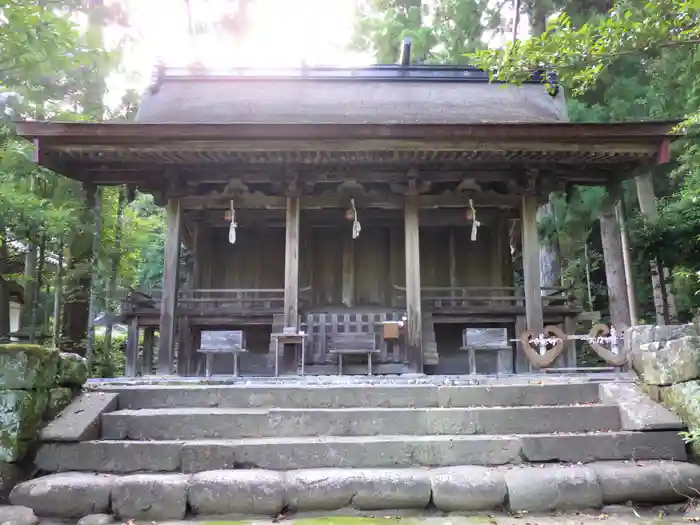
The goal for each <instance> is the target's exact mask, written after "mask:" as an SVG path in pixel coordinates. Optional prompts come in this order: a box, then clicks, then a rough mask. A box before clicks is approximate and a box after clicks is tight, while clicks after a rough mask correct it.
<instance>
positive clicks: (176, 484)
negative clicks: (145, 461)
mask: <svg viewBox="0 0 700 525" xmlns="http://www.w3.org/2000/svg"><path fill="white" fill-rule="evenodd" d="M188 479H189V477H188V476H186V475H183V474H135V475H132V476H124V477H121V478H118V479H117V480H116V481H115V482H114V485H113V486H112V511H113V512H114V514H115V515H116V516H117V517H118V518H120V519H124V520H128V519H148V520H179V519H182V518H184V517H185V512H186V511H187V482H188Z"/></svg>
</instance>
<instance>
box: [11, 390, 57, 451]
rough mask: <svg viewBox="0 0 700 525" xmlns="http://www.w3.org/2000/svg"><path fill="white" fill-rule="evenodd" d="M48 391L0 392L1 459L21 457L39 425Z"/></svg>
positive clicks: (41, 420) (44, 410) (44, 411)
mask: <svg viewBox="0 0 700 525" xmlns="http://www.w3.org/2000/svg"><path fill="white" fill-rule="evenodd" d="M48 398H49V395H48V390H43V389H42V390H2V391H0V461H9V462H12V461H18V460H20V459H22V458H23V457H24V454H25V453H26V450H27V444H28V442H29V441H31V440H32V439H34V438H35V437H36V433H37V431H38V430H39V428H41V425H42V422H43V420H44V414H45V413H46V406H47V403H48Z"/></svg>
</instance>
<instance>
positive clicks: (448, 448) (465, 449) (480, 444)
mask: <svg viewBox="0 0 700 525" xmlns="http://www.w3.org/2000/svg"><path fill="white" fill-rule="evenodd" d="M512 462H520V442H519V440H518V438H517V437H512V436H364V437H358V436H350V437H343V436H341V437H336V436H324V437H322V438H310V437H304V438H286V439H246V440H240V441H205V440H203V441H187V442H185V443H184V444H183V446H182V471H183V472H202V471H205V470H215V469H221V468H260V469H270V470H292V469H304V468H397V467H416V466H425V467H430V466H452V465H460V464H468V465H503V464H505V463H512Z"/></svg>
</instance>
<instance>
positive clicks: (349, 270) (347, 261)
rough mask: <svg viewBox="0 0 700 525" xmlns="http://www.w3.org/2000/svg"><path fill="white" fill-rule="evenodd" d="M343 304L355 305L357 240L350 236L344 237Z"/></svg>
mask: <svg viewBox="0 0 700 525" xmlns="http://www.w3.org/2000/svg"><path fill="white" fill-rule="evenodd" d="M342 286H343V288H342V290H343V294H342V295H343V304H344V305H345V306H347V307H348V308H350V307H352V306H354V305H355V239H353V238H352V237H351V236H350V235H349V234H348V235H346V236H345V237H343V285H342Z"/></svg>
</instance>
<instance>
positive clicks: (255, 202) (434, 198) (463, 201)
mask: <svg viewBox="0 0 700 525" xmlns="http://www.w3.org/2000/svg"><path fill="white" fill-rule="evenodd" d="M354 198H355V204H356V205H357V206H358V207H362V208H379V209H394V210H401V209H403V207H404V198H403V196H401V195H396V194H390V193H388V192H384V193H379V192H376V193H375V192H372V191H369V192H367V193H365V194H360V195H357V196H355V197H354ZM231 199H232V196H230V195H229V196H222V195H211V196H203V197H184V198H183V199H182V201H183V207H184V208H185V209H201V210H206V209H222V210H223V209H228V207H229V206H230V202H231ZM469 199H472V200H473V202H474V205H475V206H477V207H497V208H501V207H510V208H519V207H520V197H519V196H518V195H517V194H500V193H496V192H483V193H478V192H468V191H467V192H451V191H447V192H444V193H441V194H437V195H420V196H419V197H418V206H419V207H420V208H422V209H424V208H441V207H442V208H464V207H466V206H468V204H469ZM234 200H235V205H236V208H237V209H245V208H249V209H250V208H253V209H254V208H264V209H277V210H284V209H286V207H287V198H286V197H284V196H273V195H265V194H263V193H262V192H255V193H246V194H242V195H236V196H235V199H234ZM347 204H348V201H347V198H345V197H344V196H342V195H338V193H337V192H325V193H324V194H321V195H313V196H305V197H301V198H300V206H301V209H303V210H309V209H322V208H338V209H341V208H342V209H344V208H346V207H347Z"/></svg>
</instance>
